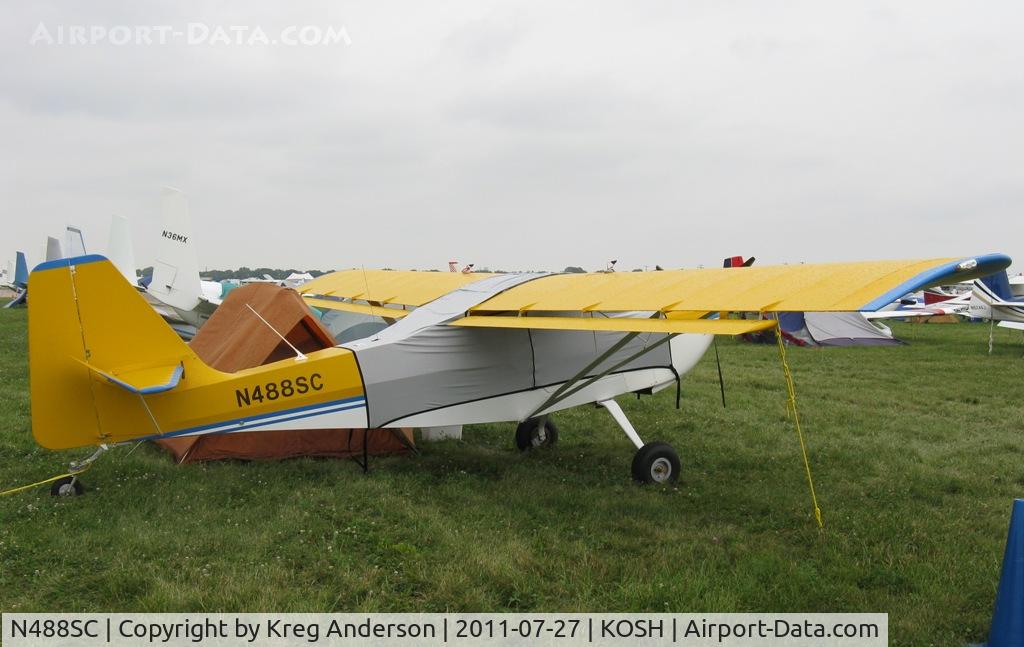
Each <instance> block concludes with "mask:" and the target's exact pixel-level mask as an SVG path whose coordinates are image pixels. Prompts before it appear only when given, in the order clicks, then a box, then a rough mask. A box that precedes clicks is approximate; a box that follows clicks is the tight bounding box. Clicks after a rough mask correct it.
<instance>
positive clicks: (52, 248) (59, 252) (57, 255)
mask: <svg viewBox="0 0 1024 647" xmlns="http://www.w3.org/2000/svg"><path fill="white" fill-rule="evenodd" d="M62 258H64V250H63V249H61V247H60V241H59V240H57V239H56V238H54V237H53V236H47V237H46V260H48V261H59V260H60V259H62Z"/></svg>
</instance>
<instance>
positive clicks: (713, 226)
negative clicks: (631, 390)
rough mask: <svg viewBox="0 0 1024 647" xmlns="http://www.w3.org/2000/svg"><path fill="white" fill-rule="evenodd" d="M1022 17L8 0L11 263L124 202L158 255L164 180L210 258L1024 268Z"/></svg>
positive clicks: (91, 237)
mask: <svg viewBox="0 0 1024 647" xmlns="http://www.w3.org/2000/svg"><path fill="white" fill-rule="evenodd" d="M40 23H42V24H43V25H44V26H45V27H46V28H47V30H48V32H49V33H50V34H51V35H52V36H54V37H56V35H57V28H58V27H60V26H64V27H65V28H67V27H70V26H74V25H85V26H87V27H91V26H95V25H98V26H102V27H107V28H110V27H114V26H118V25H124V26H129V27H131V28H132V29H135V28H136V27H146V26H162V25H169V26H171V27H173V28H174V29H176V30H181V31H186V30H187V29H188V26H189V24H190V23H196V24H202V25H205V26H206V27H208V28H211V29H214V28H216V27H218V26H221V27H224V28H227V27H231V26H240V27H247V28H249V29H255V28H257V27H258V28H260V29H261V30H263V32H264V33H265V34H267V36H268V38H271V39H277V38H278V37H279V36H280V35H281V30H282V29H283V28H285V27H287V26H289V25H297V26H303V25H314V26H319V27H321V28H327V27H333V28H341V27H343V28H344V29H345V30H346V33H347V34H348V36H349V38H350V39H351V44H346V43H345V42H338V43H335V44H331V45H323V46H285V45H281V44H278V45H261V44H256V45H252V46H247V45H225V44H210V43H209V42H205V43H200V44H189V43H188V42H187V41H188V39H187V38H185V39H172V42H169V43H168V44H166V45H158V44H153V45H145V44H139V45H136V44H127V45H120V46H117V45H113V44H111V43H109V42H102V43H100V44H96V45H56V44H46V42H45V41H42V42H36V44H34V45H32V44H30V40H31V39H32V37H33V35H34V34H36V33H37V30H38V28H39V25H40ZM233 33H234V32H233ZM250 33H251V32H250ZM1022 33H1024V5H1022V4H1021V3H1019V2H989V3H981V4H979V3H977V2H944V1H936V0H921V1H901V2H885V3H882V2H843V3H838V2H835V3H833V2H821V1H820V0H813V1H807V2H786V3H767V2H763V1H761V0H751V1H749V2H725V1H722V0H709V1H706V2H695V1H690V2H679V1H677V0H665V1H638V2H636V1H629V2H627V1H625V0H623V1H622V2H616V3H607V2H593V1H588V2H582V1H581V2H560V3H553V2H545V1H537V2H489V1H480V0H466V1H464V2H446V1H440V2H411V1H410V2H402V3H398V2H360V3H341V2H290V3H282V2H274V1H263V2H253V1H245V2H243V1H242V0H238V1H236V2H217V3H208V2H197V1H193V2H181V1H174V2H171V1H167V2H153V3H138V2H128V1H124V2H113V1H105V0H98V1H94V2H88V3H84V2H71V1H63V2H52V1H34V2H19V3H13V2H9V3H4V4H3V5H2V7H0V124H2V133H3V141H2V146H0V170H2V172H0V209H2V211H3V216H2V217H3V222H4V226H3V228H2V234H0V241H2V245H0V260H6V258H9V257H12V256H13V252H14V250H15V249H24V250H25V251H26V252H27V253H28V254H29V261H30V263H35V262H38V261H39V256H40V254H41V247H42V244H43V241H44V238H45V236H46V235H47V234H54V235H55V234H60V233H61V232H62V231H63V229H64V226H65V225H66V224H68V223H72V224H77V225H79V226H80V227H82V229H83V230H84V231H85V234H86V238H87V240H86V243H87V245H88V246H89V247H90V251H103V248H104V247H105V244H106V237H107V229H108V226H109V219H110V215H111V214H120V215H125V216H128V217H129V218H131V220H132V223H133V225H132V226H133V230H134V238H135V244H136V249H137V256H138V260H139V263H140V265H146V264H149V263H151V262H152V254H153V248H154V245H153V242H152V240H153V237H154V236H155V233H154V229H155V228H156V227H157V220H158V212H159V195H160V187H161V186H162V185H170V186H176V187H179V188H181V189H182V190H183V191H185V192H186V193H187V194H188V196H189V199H190V203H191V210H192V218H193V223H194V225H193V227H194V235H195V236H196V239H197V241H198V243H199V246H200V256H201V259H200V260H201V264H202V265H204V266H208V267H217V268H227V267H237V266H241V265H249V266H262V265H269V266H281V267H300V268H324V269H326V268H341V267H358V266H366V267H383V266H389V267H396V268H411V267H420V268H427V267H436V268H443V267H445V264H446V261H448V260H449V259H458V260H460V261H464V262H475V263H477V264H478V266H488V267H491V268H504V269H562V268H563V267H565V266H566V265H582V266H584V267H586V268H588V269H596V268H599V267H603V265H604V263H605V261H606V260H608V259H610V258H618V259H619V261H620V267H625V268H627V269H628V268H632V267H640V266H644V265H651V266H653V265H654V264H655V263H660V264H661V265H664V266H666V267H680V266H689V267H692V266H695V265H700V264H708V265H718V264H720V259H721V258H722V257H723V256H726V255H731V254H747V255H756V256H757V257H758V258H759V259H761V260H762V261H765V262H785V261H790V262H791V261H827V260H853V259H873V258H917V257H931V256H946V255H950V256H959V255H973V254H978V253H983V252H989V251H1002V252H1005V253H1008V254H1010V255H1011V256H1016V257H1019V258H1020V259H1021V261H1018V262H1016V263H1015V267H1016V268H1022V267H1024V262H1022V261H1024V219H1022V217H1021V211H1022V206H1024V38H1022V37H1021V34H1022Z"/></svg>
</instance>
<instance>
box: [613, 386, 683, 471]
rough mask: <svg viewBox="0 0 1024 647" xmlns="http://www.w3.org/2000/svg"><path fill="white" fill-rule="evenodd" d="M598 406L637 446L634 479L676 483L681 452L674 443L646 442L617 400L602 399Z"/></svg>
mask: <svg viewBox="0 0 1024 647" xmlns="http://www.w3.org/2000/svg"><path fill="white" fill-rule="evenodd" d="M597 406H599V407H604V408H605V409H607V410H608V413H610V414H612V418H614V419H615V422H616V423H618V425H619V427H621V428H622V431H623V432H625V434H626V436H627V437H628V438H629V440H630V441H631V442H632V443H633V445H634V446H635V447H636V449H637V452H636V454H635V455H634V456H633V467H632V471H633V480H634V481H637V482H639V483H675V482H676V481H678V480H679V471H680V464H679V454H677V453H676V450H675V449H673V448H672V445H669V444H668V443H663V442H657V441H654V442H650V443H647V444H644V441H643V440H641V439H640V436H639V434H637V433H636V429H633V425H632V424H631V423H630V422H629V419H628V418H627V417H626V414H625V413H623V412H622V407H620V406H619V403H618V402H616V401H615V400H602V401H601V402H598V403H597Z"/></svg>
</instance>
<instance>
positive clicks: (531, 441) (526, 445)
mask: <svg viewBox="0 0 1024 647" xmlns="http://www.w3.org/2000/svg"><path fill="white" fill-rule="evenodd" d="M557 442H558V427H556V426H555V423H554V422H553V421H552V420H551V418H547V417H541V418H530V419H529V420H526V421H525V422H521V423H519V426H518V427H516V447H518V448H519V451H521V452H525V451H526V450H528V449H533V448H535V447H548V446H550V445H554V444H555V443H557Z"/></svg>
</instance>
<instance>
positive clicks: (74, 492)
mask: <svg viewBox="0 0 1024 647" xmlns="http://www.w3.org/2000/svg"><path fill="white" fill-rule="evenodd" d="M84 491H85V488H83V487H82V481H81V480H79V479H78V477H75V476H65V477H64V478H62V479H58V480H56V481H54V482H53V485H51V486H50V496H78V495H80V494H81V493H82V492H84Z"/></svg>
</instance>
